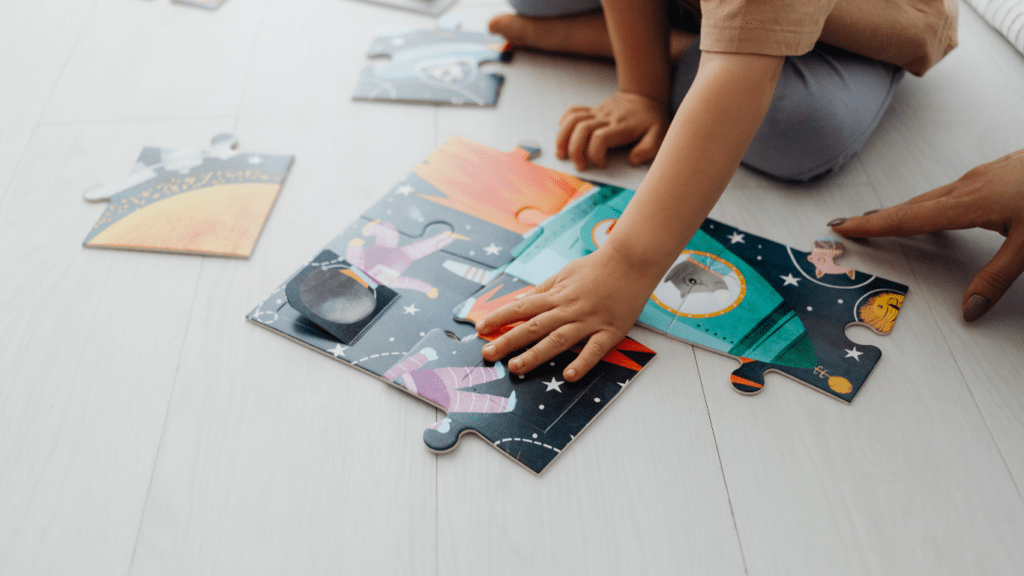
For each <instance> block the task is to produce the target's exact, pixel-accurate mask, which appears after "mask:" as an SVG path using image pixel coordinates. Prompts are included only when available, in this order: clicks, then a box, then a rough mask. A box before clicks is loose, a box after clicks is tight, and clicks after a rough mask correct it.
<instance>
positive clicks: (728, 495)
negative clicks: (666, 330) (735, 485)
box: [690, 346, 750, 575]
mask: <svg viewBox="0 0 1024 576" xmlns="http://www.w3.org/2000/svg"><path fill="white" fill-rule="evenodd" d="M690 351H691V353H692V354H693V362H694V365H696V367H697V381H698V382H700V393H701V396H703V397H704V409H705V410H707V414H708V425H709V426H711V439H712V440H714V442H715V455H717V456H718V469H719V470H721V471H722V484H724V485H725V497H726V500H728V501H729V515H730V516H732V528H733V530H734V531H735V532H736V544H737V545H738V546H739V547H740V559H741V560H743V573H744V574H747V575H749V574H750V569H748V568H747V555H746V553H745V552H744V551H743V538H741V537H740V527H739V525H738V524H737V523H736V511H735V510H734V509H733V507H732V494H731V493H730V492H729V480H728V479H726V477H725V465H724V464H722V451H721V450H720V449H719V448H718V437H717V436H716V435H715V423H714V422H712V420H711V407H710V406H709V405H708V395H707V393H705V392H704V378H703V377H702V376H701V375H700V361H698V360H697V348H696V347H695V346H691V347H690Z"/></svg>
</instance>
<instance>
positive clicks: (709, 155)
mask: <svg viewBox="0 0 1024 576" xmlns="http://www.w3.org/2000/svg"><path fill="white" fill-rule="evenodd" d="M512 4H513V6H514V7H515V8H516V9H517V10H518V11H519V12H520V14H521V15H519V16H499V17H497V18H495V19H494V20H492V21H491V29H492V30H493V31H495V32H498V33H501V34H503V35H505V36H506V37H507V38H508V39H509V41H510V42H511V43H512V44H513V45H520V46H522V45H526V46H533V47H537V48H542V49H549V50H562V51H567V52H576V53H582V54H589V55H597V56H602V55H604V56H608V55H611V56H614V58H615V63H616V70H617V76H618V80H619V91H618V92H617V93H615V94H613V95H612V96H611V97H610V98H608V99H607V100H605V101H604V102H603V103H602V104H600V105H599V106H597V107H595V108H588V107H574V108H570V109H569V110H567V111H566V112H565V113H564V114H563V115H562V119H561V121H560V124H559V131H558V136H557V142H556V151H557V155H558V156H559V157H561V158H566V157H569V158H572V160H573V162H574V163H575V165H576V167H577V169H580V170H583V169H585V168H586V167H587V166H588V164H593V165H596V166H603V165H604V164H605V161H606V153H607V150H608V148H613V147H618V146H624V145H627V144H632V143H634V142H635V143H636V144H635V145H634V147H633V149H632V150H631V151H630V154H629V160H630V162H631V163H633V164H639V163H642V162H645V161H648V160H650V159H651V158H654V162H653V164H652V165H651V169H650V172H649V173H648V174H647V177H646V178H645V179H644V181H643V182H642V183H641V185H640V187H639V189H638V190H637V193H636V195H635V196H634V199H633V201H632V202H631V203H630V205H629V206H628V207H627V209H626V211H625V212H624V213H623V214H622V217H621V218H620V219H619V221H618V223H617V224H616V226H615V228H614V232H613V233H612V234H611V235H610V236H609V238H608V240H607V241H606V242H605V244H604V245H602V247H601V248H599V249H598V250H596V251H595V252H593V253H592V254H589V255H587V256H586V257H584V258H580V259H578V260H576V261H573V262H571V263H569V264H568V265H566V266H565V267H564V268H563V269H562V270H561V271H560V272H559V273H558V274H556V275H555V276H553V277H551V278H549V279H548V280H547V281H545V282H543V283H541V284H540V285H538V286H537V287H536V288H535V289H534V290H533V292H532V293H530V295H528V296H526V297H524V298H522V299H520V300H519V301H518V302H516V303H514V304H512V305H509V306H506V307H505V308H502V309H500V310H497V311H495V312H493V313H492V314H490V315H488V316H487V317H486V318H484V319H483V320H482V321H481V322H479V323H478V324H477V329H478V331H479V332H480V333H482V334H486V333H489V332H493V331H495V330H496V329H497V328H498V327H499V326H502V325H504V324H509V323H513V322H519V321H522V322H523V323H522V324H521V325H519V326H517V327H515V328H514V329H512V330H511V331H509V332H508V333H507V334H505V335H504V336H502V337H500V338H498V339H496V340H495V341H493V342H492V343H491V344H489V345H487V346H486V347H484V357H485V358H486V359H488V360H496V359H498V358H501V357H504V356H505V355H506V354H508V353H510V352H512V351H514V350H517V349H519V348H521V347H523V346H525V345H527V344H529V343H531V342H537V344H535V345H534V346H533V347H532V348H531V349H529V350H527V351H526V352H524V353H523V354H521V355H520V356H518V357H516V358H514V359H512V360H511V361H510V362H509V367H510V369H511V371H512V372H514V373H517V374H522V373H525V372H528V371H530V370H532V369H533V368H534V367H536V366H538V365H540V364H541V363H543V362H546V361H547V360H549V359H550V358H552V357H553V356H554V355H556V354H558V353H560V352H562V351H564V350H566V349H568V348H569V347H571V346H573V345H574V344H576V343H577V342H579V341H582V340H584V339H587V338H589V340H588V342H587V344H586V346H585V347H584V349H583V351H582V352H581V353H580V355H579V357H578V358H577V359H576V360H575V361H573V362H572V363H571V364H570V365H569V366H568V367H567V368H566V369H565V371H564V373H563V375H564V377H565V379H566V380H568V381H570V382H572V381H576V380H578V379H579V378H581V377H582V376H583V375H584V374H585V373H586V372H587V371H588V370H590V368H592V367H593V366H594V365H595V364H596V363H597V362H598V360H600V358H601V357H602V356H603V355H604V354H605V353H606V352H607V351H608V350H610V349H611V348H612V346H614V345H615V344H616V343H618V342H619V341H620V340H621V339H622V338H623V337H624V336H625V334H626V332H627V331H628V330H629V329H630V327H632V325H633V323H634V322H635V321H636V319H637V317H638V316H639V315H640V312H641V310H642V309H643V307H644V305H645V304H646V302H647V299H648V297H649V296H650V294H651V293H652V292H653V290H654V288H655V287H656V286H657V284H658V282H659V281H660V280H661V278H662V277H663V276H664V274H665V272H666V271H667V270H668V268H669V266H671V265H672V263H673V262H674V261H675V259H676V257H677V256H678V255H679V253H680V251H681V250H682V249H683V248H684V247H685V246H686V244H687V242H688V241H689V240H690V238H691V237H692V236H693V234H694V233H695V232H696V230H697V228H698V227H699V226H700V223H701V222H702V221H703V220H704V218H705V217H706V216H707V215H708V213H709V212H710V211H711V208H712V207H713V206H714V204H715V202H716V201H717V200H718V197H719V196H720V195H721V193H722V191H723V190H724V189H725V187H726V185H727V184H728V182H729V179H730V178H731V177H732V174H733V172H734V171H735V170H736V167H737V166H738V165H739V164H740V163H741V162H743V163H744V164H746V165H747V166H749V167H751V168H753V169H755V170H758V171H760V172H763V173H765V174H767V175H769V176H772V177H774V178H777V179H780V180H784V181H792V182H806V181H810V180H814V179H817V178H821V177H824V176H826V175H828V174H829V173H831V172H833V171H834V170H835V169H836V168H838V167H839V166H840V165H842V164H843V162H845V161H846V160H847V159H848V158H850V157H851V156H852V155H853V153H855V152H856V151H857V149H859V148H860V146H861V145H862V144H863V142H864V141H865V140H866V139H867V137H868V135H869V134H870V133H871V131H872V130H873V129H874V128H875V126H876V125H877V123H878V121H879V119H880V117H881V115H882V113H883V112H884V111H885V109H886V108H887V107H888V105H889V102H890V100H891V97H892V93H893V90H894V88H895V87H896V85H897V84H898V83H899V81H900V79H901V78H902V76H903V70H904V69H906V70H909V71H910V72H912V73H914V74H923V73H924V72H925V71H926V70H927V69H928V68H930V67H931V66H932V65H933V64H935V62H937V61H938V60H939V59H941V58H942V57H943V56H944V55H945V54H946V53H948V52H949V51H950V50H951V49H952V48H953V47H954V46H955V45H956V14H957V12H956V2H955V0H847V1H846V2H840V3H837V2H836V1H835V0H803V1H801V0H718V1H704V2H701V3H700V8H695V7H694V6H692V5H691V2H680V6H682V7H683V8H684V9H686V10H691V11H696V10H699V11H700V12H701V14H700V18H701V24H700V32H701V34H700V36H693V35H688V34H686V33H684V32H679V31H670V29H669V26H668V24H667V21H668V6H667V4H666V2H665V1H664V0H633V1H630V0H604V2H603V3H600V5H599V2H598V1H597V0H562V2H555V1H552V0H549V1H543V0H513V2H512ZM693 4H696V2H693ZM599 7H603V14H602V13H600V12H593V10H595V9H597V8H599ZM587 11H589V12H587ZM532 16H540V17H544V18H533V17H532ZM819 40H820V41H821V43H819V42H818V41H819ZM676 54H678V55H679V63H678V65H677V66H676V72H675V75H674V81H673V80H672V74H671V67H670V66H671V59H672V56H673V55H676ZM670 107H671V108H670ZM671 109H676V111H675V116H674V118H671V124H670V116H671V112H670V110H671Z"/></svg>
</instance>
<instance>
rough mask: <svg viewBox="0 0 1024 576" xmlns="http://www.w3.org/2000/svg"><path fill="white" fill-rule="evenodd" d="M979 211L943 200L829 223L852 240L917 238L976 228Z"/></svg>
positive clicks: (899, 207)
mask: <svg viewBox="0 0 1024 576" xmlns="http://www.w3.org/2000/svg"><path fill="white" fill-rule="evenodd" d="M974 214H975V211H974V210H972V209H971V208H970V207H969V206H965V205H962V204H961V203H959V202H954V201H949V200H945V199H943V198H939V199H937V200H932V201H930V202H920V203H915V204H911V203H908V202H904V203H903V204H897V205H895V206H890V207H888V208H883V209H881V210H879V211H878V212H875V213H873V214H868V215H867V216H855V217H853V218H840V219H837V220H833V221H832V222H829V225H830V226H831V227H832V229H833V230H835V231H836V232H838V233H839V234H842V235H843V236H849V237H851V238H874V237H877V236H914V235H917V234H928V233H931V232H938V231H939V230H962V229H964V228H974V227H975V226H977V225H978V224H979V223H978V222H976V221H975V220H976V219H975V215H974Z"/></svg>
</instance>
